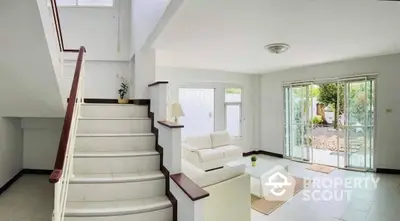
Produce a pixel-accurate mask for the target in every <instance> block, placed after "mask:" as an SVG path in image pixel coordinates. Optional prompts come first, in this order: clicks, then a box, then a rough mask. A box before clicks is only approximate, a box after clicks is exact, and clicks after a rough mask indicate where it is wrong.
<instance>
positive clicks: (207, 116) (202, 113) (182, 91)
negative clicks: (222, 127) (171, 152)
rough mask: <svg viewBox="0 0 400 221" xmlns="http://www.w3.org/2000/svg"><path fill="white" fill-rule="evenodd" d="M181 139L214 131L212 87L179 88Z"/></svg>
mask: <svg viewBox="0 0 400 221" xmlns="http://www.w3.org/2000/svg"><path fill="white" fill-rule="evenodd" d="M179 103H180V104H181V105H182V110H183V112H184V113H185V116H184V117H181V123H182V124H183V125H185V128H183V129H182V139H185V138H186V137H190V136H199V135H203V134H209V133H212V132H214V128H215V125H214V122H215V120H214V116H215V114H214V88H179Z"/></svg>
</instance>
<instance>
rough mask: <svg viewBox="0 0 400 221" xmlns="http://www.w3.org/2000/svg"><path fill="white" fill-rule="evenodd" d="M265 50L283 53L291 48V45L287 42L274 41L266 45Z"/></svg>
mask: <svg viewBox="0 0 400 221" xmlns="http://www.w3.org/2000/svg"><path fill="white" fill-rule="evenodd" d="M264 48H265V50H268V51H269V52H271V53H273V54H281V53H283V52H285V51H287V50H289V48H290V45H288V44H285V43H274V44H269V45H265V46H264Z"/></svg>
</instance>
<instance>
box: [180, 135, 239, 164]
mask: <svg viewBox="0 0 400 221" xmlns="http://www.w3.org/2000/svg"><path fill="white" fill-rule="evenodd" d="M242 154H243V152H242V149H241V148H240V147H238V146H235V145H232V144H231V137H230V136H229V133H228V132H226V131H222V132H214V133H211V134H209V135H205V136H197V137H187V138H186V140H185V141H184V142H183V143H182V158H183V159H185V160H187V161H188V162H190V163H192V164H193V165H195V166H196V167H198V168H201V169H203V170H210V169H214V168H218V167H223V166H224V165H225V164H226V163H228V162H230V161H234V160H237V159H240V158H241V157H242Z"/></svg>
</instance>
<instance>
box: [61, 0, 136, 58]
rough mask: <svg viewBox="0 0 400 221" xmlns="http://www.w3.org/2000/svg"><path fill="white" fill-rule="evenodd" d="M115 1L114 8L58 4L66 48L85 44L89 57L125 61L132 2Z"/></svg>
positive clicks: (127, 52) (128, 54)
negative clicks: (62, 5)
mask: <svg viewBox="0 0 400 221" xmlns="http://www.w3.org/2000/svg"><path fill="white" fill-rule="evenodd" d="M114 1H115V2H114V7H61V6H59V11H60V20H61V28H62V33H63V37H64V44H65V47H66V48H68V49H79V47H80V46H81V45H84V46H85V47H86V49H87V59H88V60H124V61H128V60H129V59H130V48H131V47H130V32H131V31H130V28H131V20H130V19H131V14H130V13H131V1H130V0H114ZM70 56H76V54H72V55H70ZM70 56H69V55H67V57H70Z"/></svg>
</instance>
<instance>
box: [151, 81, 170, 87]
mask: <svg viewBox="0 0 400 221" xmlns="http://www.w3.org/2000/svg"><path fill="white" fill-rule="evenodd" d="M168 83H169V82H168V81H156V82H154V83H152V84H149V85H148V86H149V87H152V86H156V85H159V84H168Z"/></svg>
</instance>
